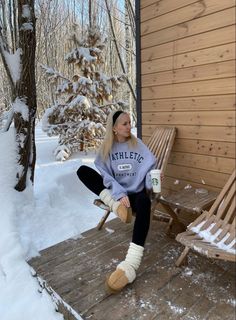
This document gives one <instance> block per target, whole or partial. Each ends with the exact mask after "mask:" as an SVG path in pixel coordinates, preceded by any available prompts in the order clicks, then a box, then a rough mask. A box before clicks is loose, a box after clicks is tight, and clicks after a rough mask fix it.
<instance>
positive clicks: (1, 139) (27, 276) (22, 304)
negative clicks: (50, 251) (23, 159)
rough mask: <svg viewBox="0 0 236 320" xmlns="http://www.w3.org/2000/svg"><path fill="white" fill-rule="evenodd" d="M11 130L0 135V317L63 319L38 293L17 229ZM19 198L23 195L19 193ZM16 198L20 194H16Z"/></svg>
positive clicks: (3, 319)
mask: <svg viewBox="0 0 236 320" xmlns="http://www.w3.org/2000/svg"><path fill="white" fill-rule="evenodd" d="M14 136H15V135H14V131H13V130H11V131H10V132H7V133H2V134H1V135H0V149H1V150H4V153H3V152H2V153H1V155H0V168H2V170H1V175H0V177H1V181H0V203H1V232H0V288H1V290H0V315H1V320H17V319H19V320H20V319H24V320H31V319H34V320H37V319H39V320H42V319H45V320H47V319H48V320H49V319H50V320H54V319H58V320H59V319H63V317H62V315H61V314H59V313H57V312H56V311H55V305H53V302H52V300H51V297H50V296H49V295H48V294H47V292H46V291H45V290H42V291H41V292H40V286H39V284H38V282H37V280H36V278H33V277H32V272H31V269H30V267H29V265H28V264H27V263H26V261H25V257H24V252H23V249H22V247H21V244H20V241H19V234H18V232H17V229H16V211H15V202H14V201H13V200H14V199H15V198H16V194H17V191H15V190H14V189H13V187H14V184H15V163H14V161H15V160H14V159H15V142H14V139H15V137H14ZM22 197H24V195H23V194H22ZM17 198H18V199H19V197H17Z"/></svg>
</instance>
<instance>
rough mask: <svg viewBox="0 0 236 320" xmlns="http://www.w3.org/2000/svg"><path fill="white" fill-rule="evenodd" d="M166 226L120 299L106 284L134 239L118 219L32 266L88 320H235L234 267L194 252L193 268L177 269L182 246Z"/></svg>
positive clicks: (154, 232)
mask: <svg viewBox="0 0 236 320" xmlns="http://www.w3.org/2000/svg"><path fill="white" fill-rule="evenodd" d="M164 226H165V224H164V223H160V222H159V223H158V222H154V223H153V225H152V229H151V232H150V233H149V236H148V239H147V242H146V250H145V255H144V259H143V262H142V265H141V267H140V269H139V271H138V277H137V279H136V281H135V282H134V283H133V284H131V285H129V286H128V287H127V288H126V289H125V290H123V291H122V292H121V293H119V294H117V295H110V294H108V293H107V292H106V291H105V287H104V279H105V278H106V275H107V274H109V273H110V272H112V271H113V270H114V269H115V267H116V265H117V263H118V262H119V261H121V260H122V259H123V258H124V255H125V253H126V250H127V247H128V244H129V242H130V239H131V234H132V225H125V224H123V223H121V222H120V221H119V220H118V219H114V220H112V221H109V222H108V223H106V224H105V228H104V229H102V230H101V231H97V230H96V229H92V230H89V231H87V232H85V233H84V234H83V235H82V236H83V237H81V238H79V239H77V240H73V239H70V240H67V241H64V242H62V243H59V244H57V245H55V246H52V247H50V248H48V249H46V250H43V251H42V252H41V256H40V257H36V258H34V259H32V260H31V261H30V264H31V265H32V266H33V268H34V269H35V271H36V272H37V273H38V274H39V275H40V276H41V277H42V278H43V279H45V280H46V282H47V284H48V285H49V286H51V287H52V288H53V290H54V291H56V292H57V294H58V295H59V296H60V297H61V298H62V299H63V300H64V301H65V302H66V303H68V304H69V305H70V306H71V307H72V308H73V309H74V310H75V311H76V312H77V313H79V314H80V315H81V316H82V318H83V319H96V320H110V319H112V320H118V319H119V320H120V319H122V320H123V319H127V320H144V319H145V320H151V319H152V320H154V319H158V320H167V319H168V320H171V319H183V320H203V319H208V320H218V319H219V320H223V319H224V320H225V319H229V320H233V319H235V306H236V298H235V273H236V272H235V264H234V263H229V262H222V261H221V262H220V261H211V260H209V259H207V258H204V257H201V256H199V255H197V254H195V253H191V254H189V264H188V266H187V267H182V268H176V267H175V265H174V262H175V260H176V258H177V257H178V256H179V254H180V252H181V250H182V249H183V247H182V246H181V245H180V244H178V243H177V242H176V241H175V240H173V239H170V238H168V237H167V236H166V235H165V233H164Z"/></svg>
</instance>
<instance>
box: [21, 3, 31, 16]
mask: <svg viewBox="0 0 236 320" xmlns="http://www.w3.org/2000/svg"><path fill="white" fill-rule="evenodd" d="M22 9H23V10H22V11H23V12H22V17H23V18H27V19H29V18H30V17H31V14H30V7H29V5H28V4H24V5H23V6H22Z"/></svg>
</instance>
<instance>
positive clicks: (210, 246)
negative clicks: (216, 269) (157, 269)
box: [176, 171, 236, 266]
mask: <svg viewBox="0 0 236 320" xmlns="http://www.w3.org/2000/svg"><path fill="white" fill-rule="evenodd" d="M235 176H236V174H235V171H234V172H233V173H232V175H231V176H230V178H229V180H228V181H227V183H226V185H225V186H224V188H223V189H222V191H221V192H220V194H219V195H218V197H217V198H216V200H215V202H214V203H213V205H212V207H211V209H210V210H209V211H204V212H203V213H202V214H201V215H200V216H199V217H198V218H197V219H196V220H195V221H194V222H192V223H191V224H190V225H189V226H188V227H187V231H185V232H183V233H180V234H178V235H177V237H176V240H177V241H179V242H180V243H182V244H183V245H184V246H185V249H184V251H183V252H182V254H181V255H180V257H179V258H178V260H177V261H176V265H177V266H180V265H181V264H182V263H183V261H184V260H185V258H186V256H187V254H188V252H189V250H190V249H193V250H195V251H197V252H199V253H200V254H203V255H205V256H207V257H209V258H216V259H222V260H229V261H235V258H236V238H235V227H236V225H235V216H236V205H235V196H236V182H235V180H236V179H235Z"/></svg>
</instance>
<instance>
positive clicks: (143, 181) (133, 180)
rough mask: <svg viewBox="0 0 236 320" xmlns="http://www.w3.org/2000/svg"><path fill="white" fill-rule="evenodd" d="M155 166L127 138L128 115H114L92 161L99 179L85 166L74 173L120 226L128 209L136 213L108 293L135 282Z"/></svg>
mask: <svg viewBox="0 0 236 320" xmlns="http://www.w3.org/2000/svg"><path fill="white" fill-rule="evenodd" d="M155 165H156V159H155V157H154V155H153V154H152V153H151V151H150V150H149V149H148V148H147V146H146V145H145V144H144V143H143V142H142V141H141V140H140V139H138V138H136V137H134V136H133V135H132V134H131V124H130V117H129V115H128V114H127V113H126V112H123V111H116V112H113V113H111V114H110V115H109V117H108V121H107V128H106V135H105V138H104V141H103V144H102V146H101V148H100V150H99V153H98V156H97V157H96V159H95V166H96V168H97V169H98V170H99V171H100V173H101V175H99V174H98V173H97V172H96V171H95V170H93V169H92V168H89V167H86V166H81V167H80V168H79V169H78V171H77V174H78V177H79V178H80V180H81V181H82V182H83V183H84V184H85V185H86V186H87V187H88V188H89V189H90V190H91V191H93V192H94V193H95V194H97V195H99V196H100V198H101V200H102V201H103V202H104V203H105V204H106V205H108V206H109V207H110V208H111V210H112V211H113V212H115V213H116V214H117V215H118V216H119V217H120V219H121V220H122V221H123V222H126V223H128V222H130V221H131V218H132V211H131V208H132V209H133V211H134V212H135V213H136V219H135V222H134V228H133V236H132V242H131V243H130V246H129V249H128V252H127V255H126V258H125V260H124V261H122V262H121V263H119V264H118V266H117V268H116V270H115V271H114V272H113V273H112V274H111V275H110V276H109V278H108V279H107V282H106V284H107V286H108V288H109V289H110V291H113V292H117V291H120V290H121V289H123V288H124V287H125V286H126V285H127V284H128V283H131V282H133V281H134V279H135V278H136V271H137V269H138V268H139V265H140V263H141V259H142V256H143V250H144V243H145V240H146V236H147V233H148V230H149V225H150V212H151V201H150V199H149V197H148V195H147V192H146V189H147V188H148V189H150V188H151V185H150V181H149V180H150V179H148V178H149V175H148V173H149V171H150V170H152V169H153V168H155Z"/></svg>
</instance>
